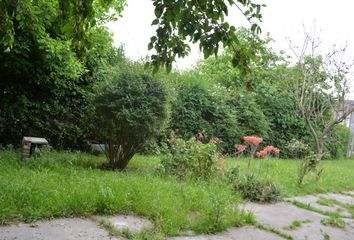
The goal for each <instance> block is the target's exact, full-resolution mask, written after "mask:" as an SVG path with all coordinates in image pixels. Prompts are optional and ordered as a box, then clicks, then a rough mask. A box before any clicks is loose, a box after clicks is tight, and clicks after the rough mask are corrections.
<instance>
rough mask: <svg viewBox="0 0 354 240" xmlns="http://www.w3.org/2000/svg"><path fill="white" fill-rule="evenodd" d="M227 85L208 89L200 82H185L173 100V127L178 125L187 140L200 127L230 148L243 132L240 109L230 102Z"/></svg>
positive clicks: (226, 149)
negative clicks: (240, 123) (222, 87)
mask: <svg viewBox="0 0 354 240" xmlns="http://www.w3.org/2000/svg"><path fill="white" fill-rule="evenodd" d="M229 98H230V95H229V94H228V93H227V91H226V90H225V89H220V88H218V87H213V88H211V89H209V90H208V89H206V88H205V87H203V86H201V85H194V84H192V85H183V86H182V87H181V88H180V89H179V90H178V96H177V98H176V100H175V101H174V102H173V104H172V116H171V123H170V128H171V130H175V129H179V133H178V134H179V136H180V137H182V138H183V139H185V140H187V139H189V138H191V137H192V136H194V135H196V134H197V133H198V132H200V131H201V130H205V132H207V133H208V134H209V136H208V138H207V140H209V139H210V138H211V137H213V136H215V137H217V138H219V139H220V140H221V142H220V144H219V145H220V147H221V148H222V150H224V151H231V150H232V149H233V145H234V142H235V140H237V139H238V140H241V138H242V136H243V133H242V129H241V128H240V126H239V124H238V116H237V112H236V110H235V109H234V107H233V106H232V105H230V104H229V103H228V102H229Z"/></svg>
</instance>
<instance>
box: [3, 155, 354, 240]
mask: <svg viewBox="0 0 354 240" xmlns="http://www.w3.org/2000/svg"><path fill="white" fill-rule="evenodd" d="M19 159H20V156H19V154H18V153H15V152H11V151H3V152H0V223H2V224H4V223H8V222H13V221H27V222H31V221H35V220H37V219H42V218H55V217H69V216H90V215H94V214H104V215H106V214H116V213H124V214H136V215H142V216H145V217H147V218H148V219H150V220H151V221H152V222H153V223H154V224H155V229H154V230H153V231H154V232H157V233H163V234H167V235H178V234H180V233H183V232H186V231H189V230H193V231H195V232H196V233H199V232H204V233H212V232H216V231H221V230H224V229H226V228H228V227H230V226H240V225H243V224H246V223H249V224H255V219H254V216H253V215H251V214H246V213H242V212H240V211H239V210H238V209H237V204H238V203H240V202H242V201H243V200H242V199H241V197H240V195H239V194H237V193H235V192H234V191H233V189H232V188H231V186H230V185H229V184H228V183H227V181H222V180H218V179H213V180H210V181H185V182H183V181H179V180H177V179H175V178H173V177H166V176H159V175H158V174H156V171H154V170H155V168H156V166H157V164H158V162H159V158H158V157H150V156H149V157H147V156H136V157H134V159H133V160H132V161H131V163H130V164H129V166H128V168H127V170H126V171H125V172H113V171H103V170H100V169H99V166H100V165H102V163H103V162H104V161H105V158H104V157H103V156H100V157H97V156H92V155H89V154H83V153H65V152H61V153H55V152H49V153H45V154H43V155H42V156H41V157H39V158H38V159H33V158H32V159H31V160H30V162H29V163H27V164H23V163H22V162H20V161H19ZM233 161H234V160H233V159H229V163H230V165H231V164H232V163H233ZM238 161H239V162H238V164H240V166H241V169H243V170H245V169H246V160H245V159H243V160H238ZM258 161H259V160H256V159H255V160H252V169H253V171H254V172H257V171H258ZM267 162H268V163H269V166H270V168H269V176H270V178H271V179H272V180H273V181H274V182H275V183H276V184H277V185H278V186H279V187H280V189H281V194H282V195H283V196H292V195H301V194H310V193H316V192H327V191H332V192H340V191H345V190H351V189H354V176H353V174H352V169H353V168H354V160H335V161H324V167H325V171H324V174H323V176H322V178H321V180H320V181H319V182H315V181H311V178H309V179H307V182H306V184H305V185H304V186H302V187H299V186H298V185H297V184H296V177H297V167H298V165H299V162H298V161H295V160H269V161H267ZM264 166H265V165H264ZM265 171H266V168H265V167H264V168H263V170H262V171H261V175H265ZM144 234H151V233H150V232H149V233H144ZM155 235H158V234H155Z"/></svg>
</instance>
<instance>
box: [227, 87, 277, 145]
mask: <svg viewBox="0 0 354 240" xmlns="http://www.w3.org/2000/svg"><path fill="white" fill-rule="evenodd" d="M231 96H232V97H231V100H230V101H229V103H230V104H231V105H232V107H233V109H234V110H235V111H236V114H237V122H238V125H239V126H240V128H241V129H242V133H243V134H244V135H257V136H262V137H264V138H265V139H267V138H268V134H269V132H270V131H271V129H270V122H269V120H268V119H267V117H266V115H265V114H264V113H263V111H262V108H261V106H260V105H259V104H258V103H256V101H255V99H256V97H255V96H254V93H252V92H246V91H239V90H238V91H237V92H233V93H232V95H231Z"/></svg>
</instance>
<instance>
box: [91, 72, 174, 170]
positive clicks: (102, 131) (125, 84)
mask: <svg viewBox="0 0 354 240" xmlns="http://www.w3.org/2000/svg"><path fill="white" fill-rule="evenodd" d="M95 106H96V110H95V113H96V116H95V123H96V125H97V127H98V129H97V132H98V136H97V138H98V140H99V141H101V142H103V143H107V144H106V149H107V150H106V155H107V158H108V159H109V167H110V168H115V169H124V168H125V167H126V166H127V164H128V162H129V160H130V159H131V158H132V157H133V155H134V154H135V153H137V152H138V151H140V150H141V149H142V148H143V146H144V144H145V143H146V142H148V141H149V140H150V139H151V138H153V137H154V136H156V135H157V134H158V133H159V131H160V130H161V129H163V128H164V126H165V122H166V119H167V116H168V111H167V93H166V90H165V88H164V87H163V85H162V84H161V83H160V82H159V81H157V80H155V79H153V78H152V77H151V76H149V75H146V74H141V73H133V72H132V71H127V72H125V73H120V74H117V76H116V77H115V81H113V82H111V83H110V84H109V85H108V86H106V87H104V89H103V90H102V92H101V93H99V94H97V97H96V99H95Z"/></svg>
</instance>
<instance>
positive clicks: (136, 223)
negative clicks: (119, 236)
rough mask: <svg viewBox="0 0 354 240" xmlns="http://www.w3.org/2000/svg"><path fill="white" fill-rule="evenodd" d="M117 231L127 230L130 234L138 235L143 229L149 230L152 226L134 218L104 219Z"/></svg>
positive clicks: (113, 217) (122, 216) (114, 217)
mask: <svg viewBox="0 0 354 240" xmlns="http://www.w3.org/2000/svg"><path fill="white" fill-rule="evenodd" d="M106 219H107V220H108V221H110V222H111V223H112V224H113V225H114V227H115V228H116V229H117V230H124V229H128V230H129V231H130V232H132V233H140V232H141V231H143V230H144V229H151V228H153V225H152V223H151V222H150V221H148V220H146V219H144V218H141V217H136V216H129V215H115V216H111V217H106Z"/></svg>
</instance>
